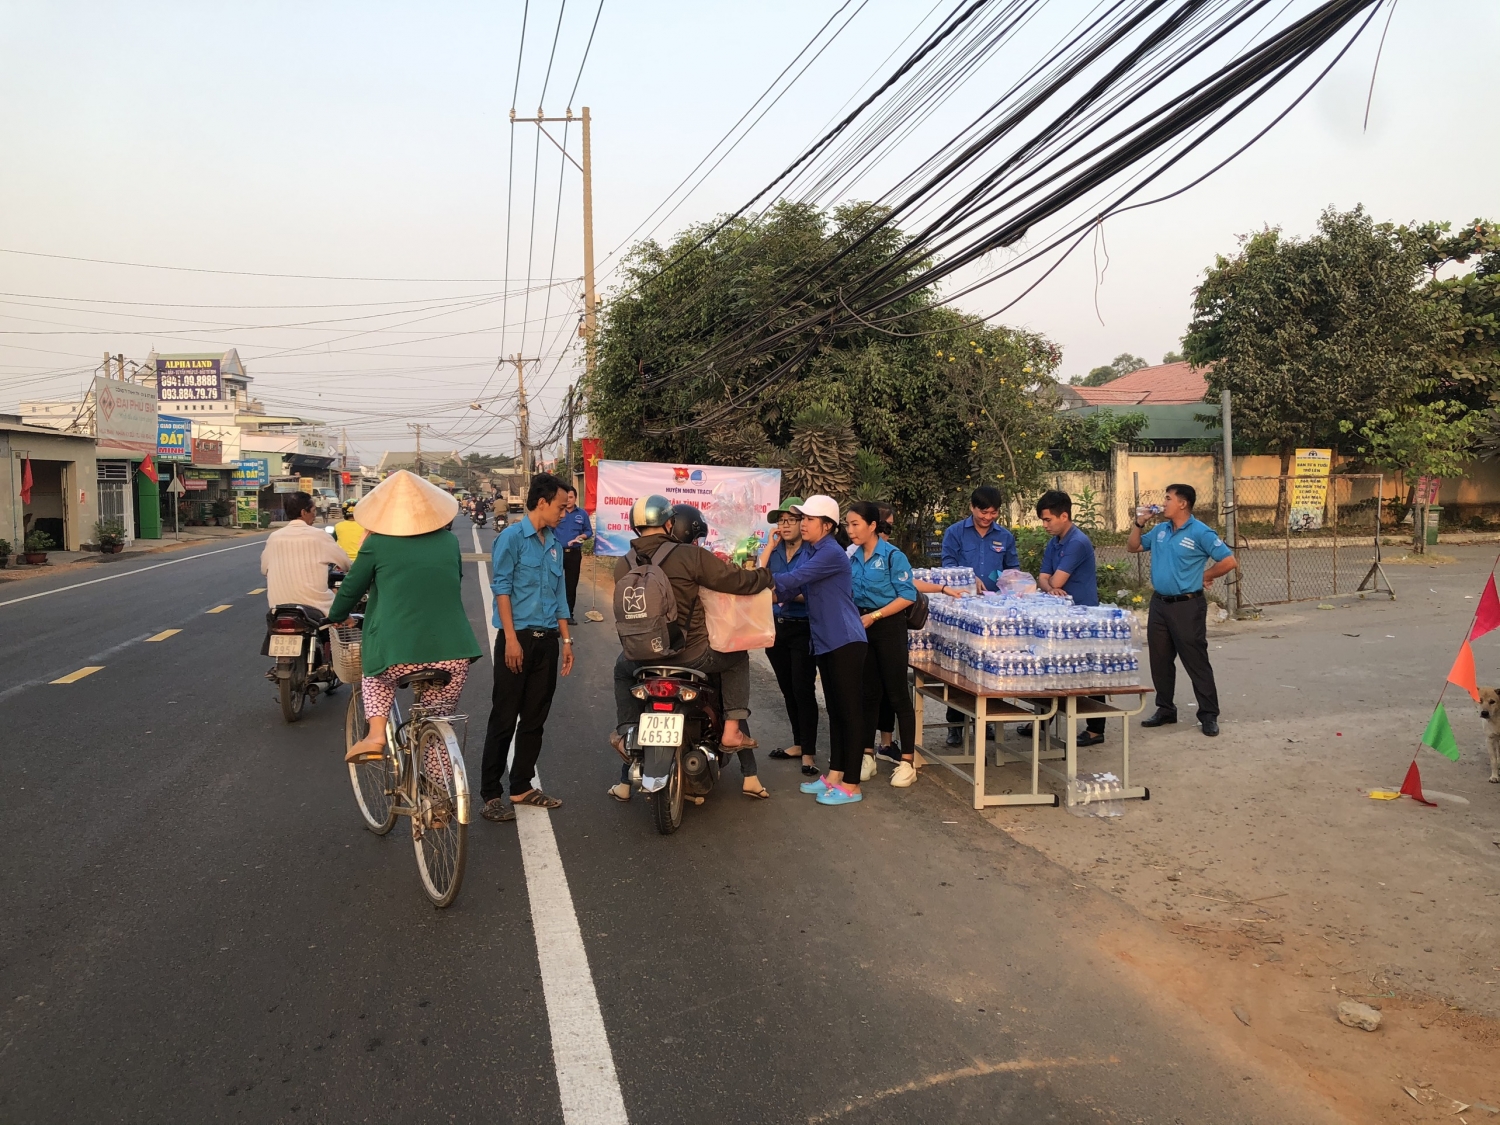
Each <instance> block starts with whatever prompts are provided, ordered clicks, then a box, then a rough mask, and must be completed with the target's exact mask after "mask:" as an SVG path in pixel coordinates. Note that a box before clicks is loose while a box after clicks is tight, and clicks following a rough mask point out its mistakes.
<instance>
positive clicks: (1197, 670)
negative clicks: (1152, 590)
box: [1146, 594, 1219, 723]
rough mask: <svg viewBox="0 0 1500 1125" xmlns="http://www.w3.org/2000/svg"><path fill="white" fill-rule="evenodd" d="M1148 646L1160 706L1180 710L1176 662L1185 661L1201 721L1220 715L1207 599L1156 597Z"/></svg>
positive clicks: (1148, 624)
mask: <svg viewBox="0 0 1500 1125" xmlns="http://www.w3.org/2000/svg"><path fill="white" fill-rule="evenodd" d="M1146 648H1147V650H1148V651H1149V652H1150V654H1151V683H1152V686H1154V687H1155V688H1156V706H1157V707H1159V708H1161V709H1162V710H1164V711H1170V712H1173V713H1174V714H1175V713H1176V711H1177V704H1176V703H1175V702H1174V701H1173V700H1174V696H1175V694H1176V691H1177V664H1176V661H1177V660H1181V661H1182V666H1183V667H1184V668H1186V669H1187V674H1188V679H1190V680H1192V681H1193V694H1194V695H1196V696H1197V697H1198V721H1199V722H1200V723H1201V722H1203V721H1204V720H1205V719H1217V718H1218V717H1219V692H1218V689H1217V688H1216V687H1215V686H1214V670H1213V666H1212V665H1210V664H1209V662H1208V599H1207V598H1202V597H1198V598H1190V599H1189V600H1187V601H1185V602H1168V601H1165V600H1163V598H1162V596H1161V595H1160V594H1157V595H1156V596H1155V597H1153V598H1152V599H1151V612H1150V615H1149V616H1148V617H1147V619H1146Z"/></svg>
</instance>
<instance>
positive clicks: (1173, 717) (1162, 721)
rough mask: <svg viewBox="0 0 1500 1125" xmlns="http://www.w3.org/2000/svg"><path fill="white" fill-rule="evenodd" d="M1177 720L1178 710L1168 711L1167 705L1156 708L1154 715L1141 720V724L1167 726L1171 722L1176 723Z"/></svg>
mask: <svg viewBox="0 0 1500 1125" xmlns="http://www.w3.org/2000/svg"><path fill="white" fill-rule="evenodd" d="M1176 721H1177V712H1176V711H1168V710H1167V709H1166V708H1165V707H1158V708H1157V709H1156V714H1154V715H1152V716H1151V717H1150V718H1149V719H1143V720H1141V726H1143V727H1164V726H1167V725H1168V724H1169V723H1175V722H1176Z"/></svg>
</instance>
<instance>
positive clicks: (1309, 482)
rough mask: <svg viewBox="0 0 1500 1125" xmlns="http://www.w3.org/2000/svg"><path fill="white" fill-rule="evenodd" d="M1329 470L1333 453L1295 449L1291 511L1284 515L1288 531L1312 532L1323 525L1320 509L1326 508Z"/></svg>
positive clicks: (1327, 450) (1325, 450)
mask: <svg viewBox="0 0 1500 1125" xmlns="http://www.w3.org/2000/svg"><path fill="white" fill-rule="evenodd" d="M1332 469H1333V450H1331V449H1299V450H1297V458H1296V461H1295V462H1294V469H1293V472H1294V474H1295V475H1294V476H1293V477H1292V501H1291V510H1290V512H1289V513H1288V515H1287V526H1288V527H1290V528H1291V530H1293V531H1316V530H1318V529H1319V528H1321V527H1322V526H1323V510H1324V509H1325V508H1326V507H1327V506H1328V474H1329V472H1330V471H1331V470H1332Z"/></svg>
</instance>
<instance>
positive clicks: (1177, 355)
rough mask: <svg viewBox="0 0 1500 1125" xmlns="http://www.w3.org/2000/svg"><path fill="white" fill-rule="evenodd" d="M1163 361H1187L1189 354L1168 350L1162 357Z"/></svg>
mask: <svg viewBox="0 0 1500 1125" xmlns="http://www.w3.org/2000/svg"><path fill="white" fill-rule="evenodd" d="M1161 361H1162V362H1163V363H1186V362H1187V356H1185V355H1183V354H1182V353H1181V352H1168V353H1167V354H1166V355H1164V356H1162V357H1161Z"/></svg>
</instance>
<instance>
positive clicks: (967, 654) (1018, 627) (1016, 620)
mask: <svg viewBox="0 0 1500 1125" xmlns="http://www.w3.org/2000/svg"><path fill="white" fill-rule="evenodd" d="M945 569H946V568H945ZM944 584H945V585H949V586H962V585H963V584H962V583H961V582H957V583H955V582H948V583H944ZM928 603H929V612H928V618H927V626H926V628H924V629H921V630H917V631H913V632H911V633H909V634H908V640H909V645H910V648H911V652H912V655H913V657H915V658H917V659H919V660H927V661H931V662H933V663H935V664H937V665H938V666H939V667H940V668H943V669H944V670H946V671H949V672H956V673H958V674H959V675H961V676H963V677H965V678H966V679H969V680H972V681H973V682H975V683H977V684H979V685H981V686H982V687H985V688H987V689H988V690H990V691H1015V692H1035V691H1066V690H1069V689H1084V688H1099V689H1107V688H1111V687H1129V686H1133V685H1135V684H1137V683H1139V682H1140V678H1141V663H1140V654H1141V646H1140V635H1139V633H1140V630H1139V626H1138V625H1137V623H1136V618H1135V615H1134V614H1133V613H1131V612H1130V611H1129V610H1128V609H1124V608H1122V607H1120V606H1113V605H1101V606H1081V605H1074V604H1073V603H1072V600H1071V599H1069V598H1059V597H1055V596H1052V595H1048V594H1031V595H1027V596H1024V597H1015V596H1011V595H1004V594H1001V595H995V594H986V595H984V596H983V597H965V598H953V597H949V596H947V595H946V594H930V595H928Z"/></svg>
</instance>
